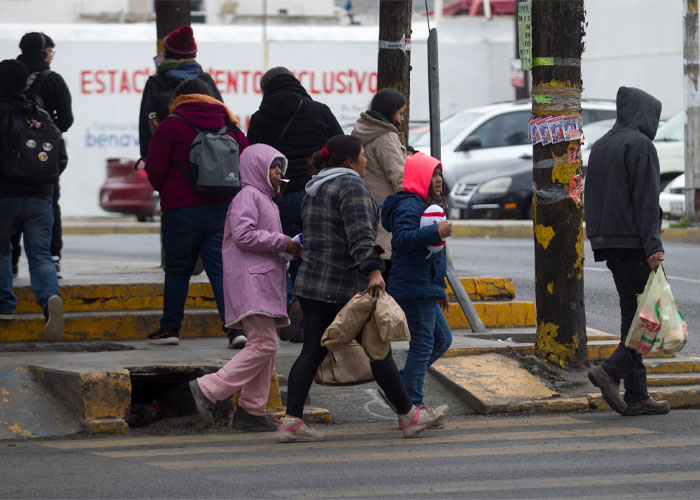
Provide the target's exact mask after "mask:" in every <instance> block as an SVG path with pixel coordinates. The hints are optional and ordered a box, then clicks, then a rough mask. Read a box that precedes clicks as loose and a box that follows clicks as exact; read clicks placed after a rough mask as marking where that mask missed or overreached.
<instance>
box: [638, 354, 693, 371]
mask: <svg viewBox="0 0 700 500" xmlns="http://www.w3.org/2000/svg"><path fill="white" fill-rule="evenodd" d="M644 366H646V367H647V374H648V375H657V374H664V373H665V374H679V373H700V358H696V357H692V356H683V355H682V354H677V355H676V356H675V357H673V358H656V359H645V360H644Z"/></svg>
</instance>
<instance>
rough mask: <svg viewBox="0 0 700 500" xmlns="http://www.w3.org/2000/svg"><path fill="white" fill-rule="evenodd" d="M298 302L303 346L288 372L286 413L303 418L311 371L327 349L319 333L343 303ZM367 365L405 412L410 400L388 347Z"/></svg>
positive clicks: (396, 405)
mask: <svg viewBox="0 0 700 500" xmlns="http://www.w3.org/2000/svg"><path fill="white" fill-rule="evenodd" d="M299 303H300V304H301V310H302V312H303V313H304V347H303V348H302V350H301V353H300V354H299V357H298V358H297V360H296V361H295V362H294V365H292V369H291V370H290V372H289V381H288V383H287V391H288V393H287V414H288V415H291V416H294V417H298V418H302V417H303V416H304V401H306V397H307V396H308V394H309V389H311V384H312V383H313V381H314V375H315V374H316V372H317V371H318V367H319V366H321V362H322V361H323V359H324V358H325V357H326V354H327V353H328V349H326V348H325V347H322V346H321V336H322V335H323V332H324V331H326V328H328V325H330V324H331V323H332V322H333V319H335V315H336V314H338V312H339V311H340V310H341V309H342V308H343V306H344V305H345V304H338V303H334V302H320V301H317V300H310V299H304V298H300V299H299ZM370 367H371V368H372V375H374V379H375V380H376V381H377V384H379V387H381V388H382V390H383V391H384V393H385V394H386V396H387V398H388V399H389V401H391V404H393V405H394V407H395V408H396V410H397V411H398V413H399V414H404V413H408V411H409V410H410V409H411V407H412V403H411V400H410V399H409V398H408V394H407V393H406V388H405V387H404V385H403V381H402V380H401V375H400V374H399V370H398V369H397V368H396V364H395V363H394V358H393V357H392V356H391V349H389V354H387V356H386V358H384V359H381V360H377V361H372V362H370Z"/></svg>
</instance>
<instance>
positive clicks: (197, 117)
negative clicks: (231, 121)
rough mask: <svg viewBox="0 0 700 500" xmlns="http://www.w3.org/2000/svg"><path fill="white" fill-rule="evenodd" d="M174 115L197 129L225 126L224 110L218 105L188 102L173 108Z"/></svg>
mask: <svg viewBox="0 0 700 500" xmlns="http://www.w3.org/2000/svg"><path fill="white" fill-rule="evenodd" d="M175 113H177V114H178V115H180V116H182V117H183V118H184V119H185V120H187V121H189V122H190V123H191V124H192V125H194V126H195V127H197V128H205V129H214V128H221V127H223V126H225V125H226V108H224V106H223V105H220V104H210V103H208V102H188V103H184V104H180V105H179V106H178V107H177V108H175Z"/></svg>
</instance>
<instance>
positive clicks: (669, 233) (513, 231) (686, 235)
mask: <svg viewBox="0 0 700 500" xmlns="http://www.w3.org/2000/svg"><path fill="white" fill-rule="evenodd" d="M453 224H454V229H453V236H454V237H462V238H484V237H489V238H529V239H532V237H533V229H532V221H528V220H457V221H453ZM159 231H160V223H159V222H158V221H156V222H137V221H136V218H135V217H122V216H104V217H64V218H63V232H64V234H71V235H78V234H144V233H158V232H159ZM661 238H662V239H663V240H664V241H677V242H681V243H696V244H697V243H700V227H697V226H696V227H690V228H673V227H671V223H670V222H669V221H667V220H665V221H663V224H662V234H661Z"/></svg>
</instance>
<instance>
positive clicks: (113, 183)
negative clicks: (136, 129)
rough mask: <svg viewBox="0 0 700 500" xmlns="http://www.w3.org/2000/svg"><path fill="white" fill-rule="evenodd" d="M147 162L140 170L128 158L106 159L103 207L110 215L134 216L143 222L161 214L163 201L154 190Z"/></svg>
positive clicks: (139, 167) (101, 193)
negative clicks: (149, 178) (146, 167)
mask: <svg viewBox="0 0 700 500" xmlns="http://www.w3.org/2000/svg"><path fill="white" fill-rule="evenodd" d="M144 166H145V163H144V162H140V163H139V165H138V168H135V167H136V162H135V161H134V160H129V159H128V158H107V179H106V180H105V182H104V184H102V186H100V207H102V209H103V210H106V211H107V212H119V213H123V214H130V215H135V216H136V218H137V219H138V220H139V221H140V222H144V221H147V220H153V217H154V216H156V215H157V214H159V213H160V198H159V196H158V193H157V192H156V191H154V190H153V187H152V186H151V184H150V182H148V177H147V176H146V171H145V170H144V169H143V168H144Z"/></svg>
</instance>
